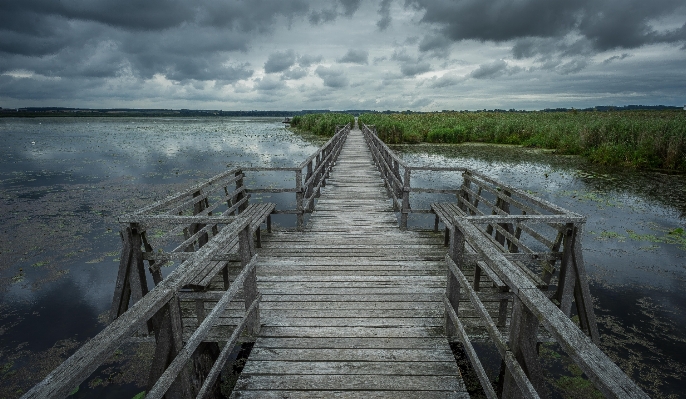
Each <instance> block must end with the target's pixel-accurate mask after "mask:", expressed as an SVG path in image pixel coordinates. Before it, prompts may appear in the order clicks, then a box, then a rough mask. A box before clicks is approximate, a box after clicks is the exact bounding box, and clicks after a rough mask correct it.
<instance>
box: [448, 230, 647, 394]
mask: <svg viewBox="0 0 686 399" xmlns="http://www.w3.org/2000/svg"><path fill="white" fill-rule="evenodd" d="M453 223H454V226H455V231H454V234H453V237H454V238H453V240H455V241H454V242H453V243H452V245H453V246H452V247H451V251H450V253H449V257H448V261H449V262H448V265H449V270H451V274H452V275H453V276H455V278H458V279H459V283H460V285H461V286H462V288H463V289H467V290H468V293H471V291H470V287H469V284H468V283H467V282H466V280H464V279H462V278H460V275H461V272H460V271H459V268H460V267H462V265H463V261H464V260H463V254H464V250H463V249H460V248H464V245H465V243H468V244H469V245H470V246H471V247H472V248H474V249H475V250H476V252H477V253H478V255H480V257H481V259H482V260H483V261H484V262H486V264H487V265H488V266H489V267H490V269H491V270H492V271H493V272H495V274H496V275H497V276H498V277H499V278H500V280H502V281H503V282H504V283H505V284H507V286H508V287H509V290H510V291H511V292H512V293H513V294H514V295H515V296H516V304H515V306H517V304H519V306H521V307H522V309H524V310H523V312H525V313H526V312H530V313H531V314H532V316H533V317H534V318H535V320H537V321H536V323H538V322H539V321H540V323H542V324H543V325H544V326H545V328H546V329H547V330H548V331H549V332H550V333H551V334H552V336H553V337H554V338H555V340H556V341H557V342H558V343H559V344H560V345H561V346H562V347H563V348H564V350H565V352H566V353H567V354H568V355H569V356H570V358H572V360H573V361H574V362H575V363H576V364H577V365H578V366H579V367H580V368H581V369H582V370H583V371H584V373H586V375H587V376H588V378H589V379H591V381H593V382H594V384H595V385H596V387H597V388H598V389H599V390H600V391H601V392H602V393H603V394H604V395H605V396H606V397H609V398H647V397H648V395H647V394H646V393H645V392H643V391H642V390H641V389H640V388H639V387H638V385H636V383H634V382H633V381H632V380H631V379H630V378H629V377H628V376H627V375H626V374H624V372H623V371H622V370H621V369H620V368H619V367H618V366H617V365H616V364H615V363H614V362H613V361H612V360H611V359H610V358H609V357H608V356H607V355H605V353H603V352H602V351H601V350H600V349H599V348H598V347H597V346H596V345H595V344H594V343H593V342H592V340H591V338H589V337H588V336H586V335H585V334H584V333H583V332H582V331H581V330H580V329H579V327H578V326H577V325H576V324H575V323H574V322H573V321H572V320H571V319H570V318H569V317H568V316H567V315H565V314H564V313H563V312H562V310H560V309H559V308H558V307H556V306H555V305H554V304H553V303H552V302H551V301H550V299H548V297H546V296H545V295H544V294H543V293H542V292H541V291H540V290H539V289H538V287H536V286H535V285H534V284H533V282H532V281H531V280H530V278H529V277H528V276H527V275H526V274H524V272H523V271H522V270H521V269H520V268H519V267H517V266H515V265H514V264H513V263H512V262H511V261H510V260H508V259H507V258H506V257H505V256H504V255H503V254H502V253H501V252H500V251H498V250H497V249H496V248H495V247H494V246H493V245H491V243H490V242H488V241H487V240H486V237H485V236H484V234H483V232H482V231H481V230H479V229H478V228H477V227H476V226H475V225H474V224H472V223H471V222H470V221H469V220H467V219H466V218H463V217H456V218H455V219H454V220H453ZM450 266H452V267H450ZM462 277H463V276H462ZM457 292H458V293H459V289H458V291H457ZM475 298H476V296H475V295H474V296H472V298H471V299H472V300H473V302H474V301H476V302H479V301H478V298H476V299H475ZM448 304H449V305H450V306H451V307H453V308H455V307H456V306H455V304H453V303H452V302H450V301H448ZM446 306H448V305H446ZM475 306H477V307H478V305H477V304H476V303H475ZM455 310H456V309H455ZM481 313H483V312H481ZM482 316H483V318H485V319H486V320H485V322H486V324H487V325H490V324H492V320H491V321H490V323H489V320H490V317H486V316H487V314H486V315H484V314H482ZM513 317H515V316H513ZM490 330H493V329H489V332H491V333H492V334H491V335H493V336H494V337H495V338H496V339H499V338H498V336H497V335H496V331H497V330H493V331H490ZM497 334H500V333H499V332H498V333H497ZM512 338H513V337H512V336H511V337H510V343H509V346H512V345H515V344H516V343H514V342H512ZM529 338H530V337H529ZM498 345H500V346H503V345H504V340H502V339H501V342H500V343H499V344H497V346H498ZM504 348H505V349H507V350H509V349H508V347H504ZM514 372H515V373H516V372H517V371H516V370H515V371H514ZM520 388H523V387H521V386H520Z"/></svg>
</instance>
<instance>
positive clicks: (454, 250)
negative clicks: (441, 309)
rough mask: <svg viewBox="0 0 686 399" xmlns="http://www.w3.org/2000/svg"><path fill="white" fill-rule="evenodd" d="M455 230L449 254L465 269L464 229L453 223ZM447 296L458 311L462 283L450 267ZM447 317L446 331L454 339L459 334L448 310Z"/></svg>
mask: <svg viewBox="0 0 686 399" xmlns="http://www.w3.org/2000/svg"><path fill="white" fill-rule="evenodd" d="M453 226H454V227H453V231H452V234H450V247H449V249H448V256H450V259H452V260H453V262H455V264H456V265H457V267H458V268H459V269H460V270H463V269H464V252H465V237H464V234H463V233H462V231H460V229H459V228H457V226H456V225H455V224H453ZM445 296H446V298H448V302H450V306H452V308H453V309H454V310H455V313H457V310H458V307H459V305H460V283H459V282H458V281H457V277H456V276H455V275H454V274H453V272H452V271H451V270H450V268H448V281H447V283H446V288H445ZM444 317H445V333H446V335H447V336H448V339H451V340H454V339H455V338H456V337H457V336H458V334H457V331H456V330H455V326H454V324H453V322H452V320H451V319H450V315H448V312H447V311H446V312H445V314H444Z"/></svg>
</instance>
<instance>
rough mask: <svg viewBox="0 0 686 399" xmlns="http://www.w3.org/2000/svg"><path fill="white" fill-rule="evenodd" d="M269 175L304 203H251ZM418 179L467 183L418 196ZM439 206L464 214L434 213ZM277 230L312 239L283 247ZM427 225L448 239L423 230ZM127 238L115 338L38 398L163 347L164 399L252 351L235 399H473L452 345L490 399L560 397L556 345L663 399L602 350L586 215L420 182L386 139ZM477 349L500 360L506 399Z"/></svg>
mask: <svg viewBox="0 0 686 399" xmlns="http://www.w3.org/2000/svg"><path fill="white" fill-rule="evenodd" d="M254 170H262V171H265V170H268V171H276V170H279V171H281V172H283V173H294V176H295V183H294V186H291V187H282V188H262V189H261V188H255V187H247V186H246V185H245V184H244V177H245V175H246V173H250V172H251V171H254ZM413 171H415V173H418V172H417V171H421V172H429V173H434V172H440V173H445V172H448V173H457V174H459V176H460V177H461V181H462V183H461V184H460V185H459V186H457V187H451V188H448V189H437V188H427V187H424V188H422V187H417V186H415V185H413V183H412V172H413ZM260 192H262V193H294V194H295V198H296V201H295V207H294V209H278V208H277V207H276V206H275V204H271V203H250V201H249V200H250V195H251V193H260ZM425 194H446V195H452V196H453V198H454V200H452V201H448V202H435V203H432V204H431V206H430V207H426V208H421V207H419V206H417V205H416V203H415V199H414V196H416V195H425ZM389 197H390V198H389ZM389 199H390V200H389ZM273 214H291V215H295V216H296V218H297V230H274V231H272V228H271V227H272V226H271V215H273ZM413 214H417V215H420V216H421V215H422V214H431V216H432V217H435V223H433V224H432V226H426V227H427V228H425V229H424V230H421V229H408V228H407V227H408V224H409V223H410V221H411V218H412V217H413ZM119 221H120V222H121V223H122V240H123V249H122V257H121V262H120V267H119V277H118V280H117V284H116V287H115V290H114V291H115V292H114V298H113V305H112V312H111V318H112V322H111V324H110V325H109V326H108V327H107V328H105V330H103V331H102V332H101V333H100V334H98V335H97V336H96V337H94V338H93V339H91V340H90V341H89V342H88V343H86V344H85V345H84V346H83V347H82V348H81V349H79V350H78V351H77V352H76V353H75V354H74V355H73V356H71V357H70V358H69V359H68V360H67V361H65V362H64V363H63V364H62V365H60V366H59V367H58V368H57V369H55V370H54V371H53V372H52V373H50V374H49V375H48V376H47V377H46V378H45V380H44V381H42V382H41V383H39V384H38V385H36V386H35V387H34V388H33V389H32V390H31V391H29V392H28V393H26V394H25V395H24V396H23V397H24V398H53V397H54V398H57V397H65V396H67V394H68V393H69V392H70V391H72V390H73V389H74V387H76V386H78V385H79V384H80V383H81V382H82V381H83V380H84V379H86V378H87V377H88V376H89V375H90V374H91V373H92V372H93V371H95V369H96V368H97V367H98V366H99V365H100V364H101V363H102V362H103V361H105V360H106V358H107V357H108V356H110V355H111V354H112V353H113V352H114V350H115V349H116V348H117V347H119V346H121V345H123V344H125V343H126V342H127V341H128V340H130V339H131V338H132V337H133V338H136V339H153V340H154V342H155V345H156V351H155V357H154V359H152V365H151V371H150V375H149V384H148V389H147V390H146V391H147V395H146V397H147V398H148V399H150V398H162V397H166V398H190V397H197V398H217V397H221V394H220V393H219V383H218V381H219V377H220V375H221V373H222V370H223V369H224V367H225V365H226V363H227V360H228V358H229V355H230V353H231V351H232V350H233V349H234V348H235V347H236V345H238V344H240V342H254V346H253V348H252V351H251V353H250V355H249V357H248V360H247V363H246V364H245V368H244V369H243V371H242V373H241V374H240V376H239V378H238V381H237V382H236V385H235V387H234V389H233V391H232V394H231V397H232V398H320V397H343V398H390V397H393V398H395V397H403V398H405V397H408V398H467V397H469V395H468V393H467V391H466V388H465V384H464V382H463V380H462V375H461V372H460V370H459V369H458V367H457V364H456V362H455V358H454V356H453V353H452V351H451V349H450V345H449V342H459V344H461V346H462V347H463V348H464V352H465V353H466V354H467V356H468V357H469V360H470V362H471V364H472V369H473V372H474V373H475V374H476V376H477V377H478V378H479V380H480V381H481V385H482V387H483V390H484V393H485V394H486V396H487V397H488V398H516V397H527V398H528V397H531V398H537V397H548V396H549V391H548V387H547V386H546V384H545V382H544V378H543V370H542V368H541V363H540V361H539V359H538V344H539V342H541V341H545V342H557V343H558V344H559V345H560V347H561V348H562V349H563V350H564V351H565V352H566V354H567V355H568V356H569V357H570V358H571V359H572V360H573V361H574V362H575V363H576V364H577V365H578V366H579V367H580V368H581V369H582V370H583V371H584V373H585V375H586V376H587V377H588V378H589V379H590V380H591V381H592V382H593V383H594V384H595V386H596V387H597V388H598V389H599V390H600V391H601V392H602V393H603V394H604V395H605V396H606V397H610V398H645V397H647V395H646V394H645V393H644V392H643V391H642V390H641V389H640V388H639V387H638V386H636V384H635V383H634V382H633V381H631V379H629V378H628V377H627V376H626V375H625V374H624V373H623V372H622V371H621V370H620V369H619V368H618V367H617V366H616V365H615V364H614V363H613V362H612V361H611V360H610V359H609V358H608V357H607V356H606V355H605V354H604V353H603V352H602V351H600V349H599V348H598V347H597V346H596V343H597V342H598V332H597V327H596V321H595V317H594V315H593V307H592V303H591V296H590V292H589V290H588V284H587V281H586V276H585V271H584V264H583V256H582V250H581V236H582V231H583V224H584V222H585V218H584V217H583V216H581V215H577V214H574V213H572V212H569V211H567V210H564V209H562V208H559V207H557V206H555V205H554V204H551V203H548V202H546V201H543V200H541V199H538V198H536V197H534V196H532V195H530V194H528V193H526V192H523V191H521V190H518V189H516V188H514V187H509V186H507V185H505V184H502V183H500V182H497V181H495V180H493V179H490V178H489V177H487V176H485V175H483V174H481V173H479V172H477V171H472V170H468V169H465V168H442V167H420V166H411V165H407V164H406V163H404V162H403V161H402V160H401V159H400V158H398V157H397V155H395V154H394V153H393V152H392V151H391V150H390V149H388V147H387V146H386V145H385V144H383V142H381V140H379V138H378V137H377V136H376V134H375V132H374V128H373V127H372V126H362V129H361V130H359V129H351V126H345V127H339V128H337V132H336V134H335V135H334V137H333V138H332V139H331V140H330V141H329V142H327V143H326V144H325V145H324V146H322V147H321V148H320V149H319V150H318V151H317V152H316V153H315V154H313V155H312V156H310V157H308V159H306V160H305V161H304V162H303V163H302V164H300V165H299V166H298V167H295V168H269V169H265V168H263V169H259V168H253V169H232V170H229V171H227V172H224V173H222V174H220V175H218V176H215V177H214V178H212V179H210V180H208V181H206V182H203V183H201V184H199V185H197V186H194V187H192V188H190V189H188V190H186V191H184V192H181V193H178V194H175V195H173V196H171V197H169V198H167V199H165V200H162V201H160V202H158V203H155V204H152V205H150V206H148V207H146V208H144V209H141V210H138V211H136V212H133V213H131V214H129V215H124V216H122V217H120V219H119ZM441 226H442V229H441V231H442V232H443V234H439V233H438V231H439V227H441ZM265 228H266V230H267V233H266V234H264V230H265ZM170 262H179V265H178V266H176V268H175V269H174V271H173V272H171V274H169V275H168V276H167V277H165V278H163V277H162V273H161V269H160V268H161V267H162V266H163V265H165V264H169V263H170ZM150 280H152V285H153V286H154V288H152V289H150V290H149V285H151V284H149V283H148V281H150ZM572 316H575V317H574V319H575V320H577V321H573V318H572ZM475 340H488V342H490V343H491V344H493V345H494V346H495V347H496V349H497V350H498V353H499V354H500V356H501V358H502V366H501V375H500V378H499V382H498V384H495V385H493V384H492V381H491V380H490V379H489V377H488V376H487V375H486V372H485V371H484V368H483V366H482V363H481V359H480V358H479V355H478V354H477V351H476V350H475V349H474V347H473V345H472V342H474V341H475Z"/></svg>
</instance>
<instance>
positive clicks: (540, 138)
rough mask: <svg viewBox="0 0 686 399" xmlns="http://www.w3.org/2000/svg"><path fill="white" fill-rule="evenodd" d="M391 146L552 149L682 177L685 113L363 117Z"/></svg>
mask: <svg viewBox="0 0 686 399" xmlns="http://www.w3.org/2000/svg"><path fill="white" fill-rule="evenodd" d="M359 120H360V122H363V123H365V124H368V125H375V126H376V129H377V132H378V134H379V137H380V138H381V139H382V140H384V141H385V142H386V143H389V144H398V143H419V142H429V143H464V142H484V143H497V144H516V145H524V146H529V147H539V148H549V149H555V150H557V152H558V153H560V154H573V155H584V156H586V157H588V158H589V159H590V160H591V161H593V162H596V163H600V164H605V165H628V166H632V167H640V168H661V169H672V170H680V171H686V112H684V111H614V112H588V111H582V112H577V111H570V112H441V113H426V114H364V115H362V116H360V118H359Z"/></svg>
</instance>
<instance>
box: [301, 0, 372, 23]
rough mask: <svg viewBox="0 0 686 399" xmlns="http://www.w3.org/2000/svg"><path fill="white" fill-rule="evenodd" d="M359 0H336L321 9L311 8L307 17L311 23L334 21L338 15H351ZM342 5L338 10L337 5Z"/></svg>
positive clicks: (355, 9)
mask: <svg viewBox="0 0 686 399" xmlns="http://www.w3.org/2000/svg"><path fill="white" fill-rule="evenodd" d="M360 2H361V0H338V1H335V2H333V4H330V5H328V6H326V7H324V8H322V9H317V10H312V11H311V12H310V14H309V15H308V17H307V19H308V20H309V21H310V23H311V24H312V25H321V24H323V23H326V22H332V21H335V20H336V19H337V18H338V17H339V16H346V17H348V18H350V17H352V16H353V14H355V11H357V9H358V8H360ZM339 5H340V6H342V8H343V11H342V12H341V11H339V9H338V6H339Z"/></svg>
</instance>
